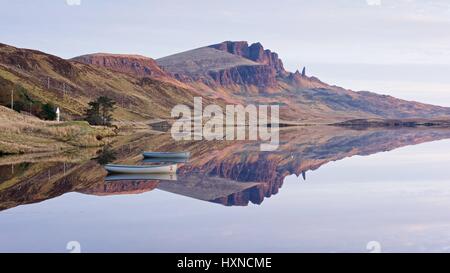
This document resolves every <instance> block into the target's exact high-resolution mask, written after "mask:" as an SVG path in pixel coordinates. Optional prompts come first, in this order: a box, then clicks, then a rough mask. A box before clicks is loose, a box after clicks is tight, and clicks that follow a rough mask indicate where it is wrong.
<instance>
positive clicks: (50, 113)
mask: <svg viewBox="0 0 450 273" xmlns="http://www.w3.org/2000/svg"><path fill="white" fill-rule="evenodd" d="M39 117H40V118H42V119H45V120H55V119H56V112H55V106H53V105H52V104H51V103H46V104H44V105H43V106H42V109H41V111H40V113H39Z"/></svg>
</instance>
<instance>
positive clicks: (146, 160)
mask: <svg viewBox="0 0 450 273" xmlns="http://www.w3.org/2000/svg"><path fill="white" fill-rule="evenodd" d="M187 161H188V159H187V158H181V157H180V158H157V157H152V158H144V160H142V162H144V163H187Z"/></svg>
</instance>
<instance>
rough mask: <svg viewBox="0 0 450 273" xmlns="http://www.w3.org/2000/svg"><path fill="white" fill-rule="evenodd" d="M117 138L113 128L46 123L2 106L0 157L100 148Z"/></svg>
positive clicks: (81, 122)
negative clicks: (79, 148)
mask: <svg viewBox="0 0 450 273" xmlns="http://www.w3.org/2000/svg"><path fill="white" fill-rule="evenodd" d="M116 135H117V133H116V132H115V130H114V129H113V128H107V127H100V126H90V125H89V124H88V123H87V122H84V121H71V122H62V123H59V122H51V121H42V120H39V119H37V118H35V117H30V116H25V115H22V114H19V113H17V112H15V111H12V110H10V109H7V108H5V107H3V106H0V154H20V153H35V152H49V151H58V150H66V149H73V148H75V147H99V146H103V145H105V144H108V143H110V142H111V138H112V137H114V136H116Z"/></svg>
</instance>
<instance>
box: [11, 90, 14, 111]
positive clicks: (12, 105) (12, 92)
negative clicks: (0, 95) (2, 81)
mask: <svg viewBox="0 0 450 273" xmlns="http://www.w3.org/2000/svg"><path fill="white" fill-rule="evenodd" d="M11 110H14V89H11Z"/></svg>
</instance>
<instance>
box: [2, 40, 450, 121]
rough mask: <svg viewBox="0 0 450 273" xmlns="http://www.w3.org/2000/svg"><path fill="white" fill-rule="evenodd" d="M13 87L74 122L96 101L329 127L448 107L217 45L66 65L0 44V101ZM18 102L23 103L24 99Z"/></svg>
mask: <svg viewBox="0 0 450 273" xmlns="http://www.w3.org/2000/svg"><path fill="white" fill-rule="evenodd" d="M17 85H21V86H23V87H24V89H25V90H26V94H25V95H23V96H24V97H26V98H31V99H32V100H38V101H42V102H43V103H45V102H52V103H53V104H55V105H57V106H59V107H61V108H62V110H63V113H64V114H65V115H66V118H68V119H72V118H80V117H81V116H82V115H83V112H84V109H85V108H86V107H87V103H88V102H89V101H90V100H92V99H94V98H96V97H98V96H100V95H107V96H110V97H111V98H113V99H114V100H115V101H116V102H117V105H118V109H117V111H116V113H115V117H114V118H115V119H116V120H122V121H126V120H145V119H147V120H148V119H154V118H162V119H170V118H171V117H170V111H171V108H172V107H173V106H175V105H176V104H180V103H181V104H185V105H192V103H193V97H195V96H202V97H203V98H204V100H205V103H216V104H219V105H224V104H243V105H246V104H250V103H251V104H277V105H279V106H280V116H281V120H282V121H283V122H284V123H286V124H330V123H337V122H343V121H347V120H355V119H412V118H420V119H434V118H439V119H448V118H449V117H450V108H445V107H441V106H434V105H429V104H423V103H418V102H410V101H405V100H401V99H397V98H394V97H392V96H386V95H378V94H375V93H371V92H354V91H351V90H347V89H344V88H341V87H337V86H332V85H329V84H327V83H324V82H322V81H320V80H319V79H318V78H316V77H313V76H307V75H306V73H304V72H302V73H300V71H296V72H294V73H292V72H289V71H286V70H285V69H284V66H283V62H282V60H281V59H280V58H279V57H278V54H277V53H275V52H272V51H271V50H268V49H264V47H263V46H262V45H261V44H260V43H254V44H251V45H249V44H248V43H247V42H242V41H240V42H231V41H227V42H222V43H219V44H214V45H210V46H205V47H201V48H198V49H193V50H189V51H185V52H180V53H177V54H174V55H170V56H167V57H164V58H160V59H156V60H153V59H152V58H149V57H145V56H136V55H130V54H108V53H96V54H88V55H82V56H79V57H75V58H73V59H70V60H64V59H62V58H59V57H57V56H53V55H50V54H47V53H43V52H40V51H36V50H29V49H19V48H15V47H12V46H8V45H4V44H0V90H1V91H2V92H1V93H0V94H1V96H0V104H2V105H4V106H6V105H7V104H8V101H9V100H10V94H9V93H10V90H11V89H12V88H13V87H14V86H17ZM24 102H25V104H27V103H29V102H30V100H25V99H24Z"/></svg>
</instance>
